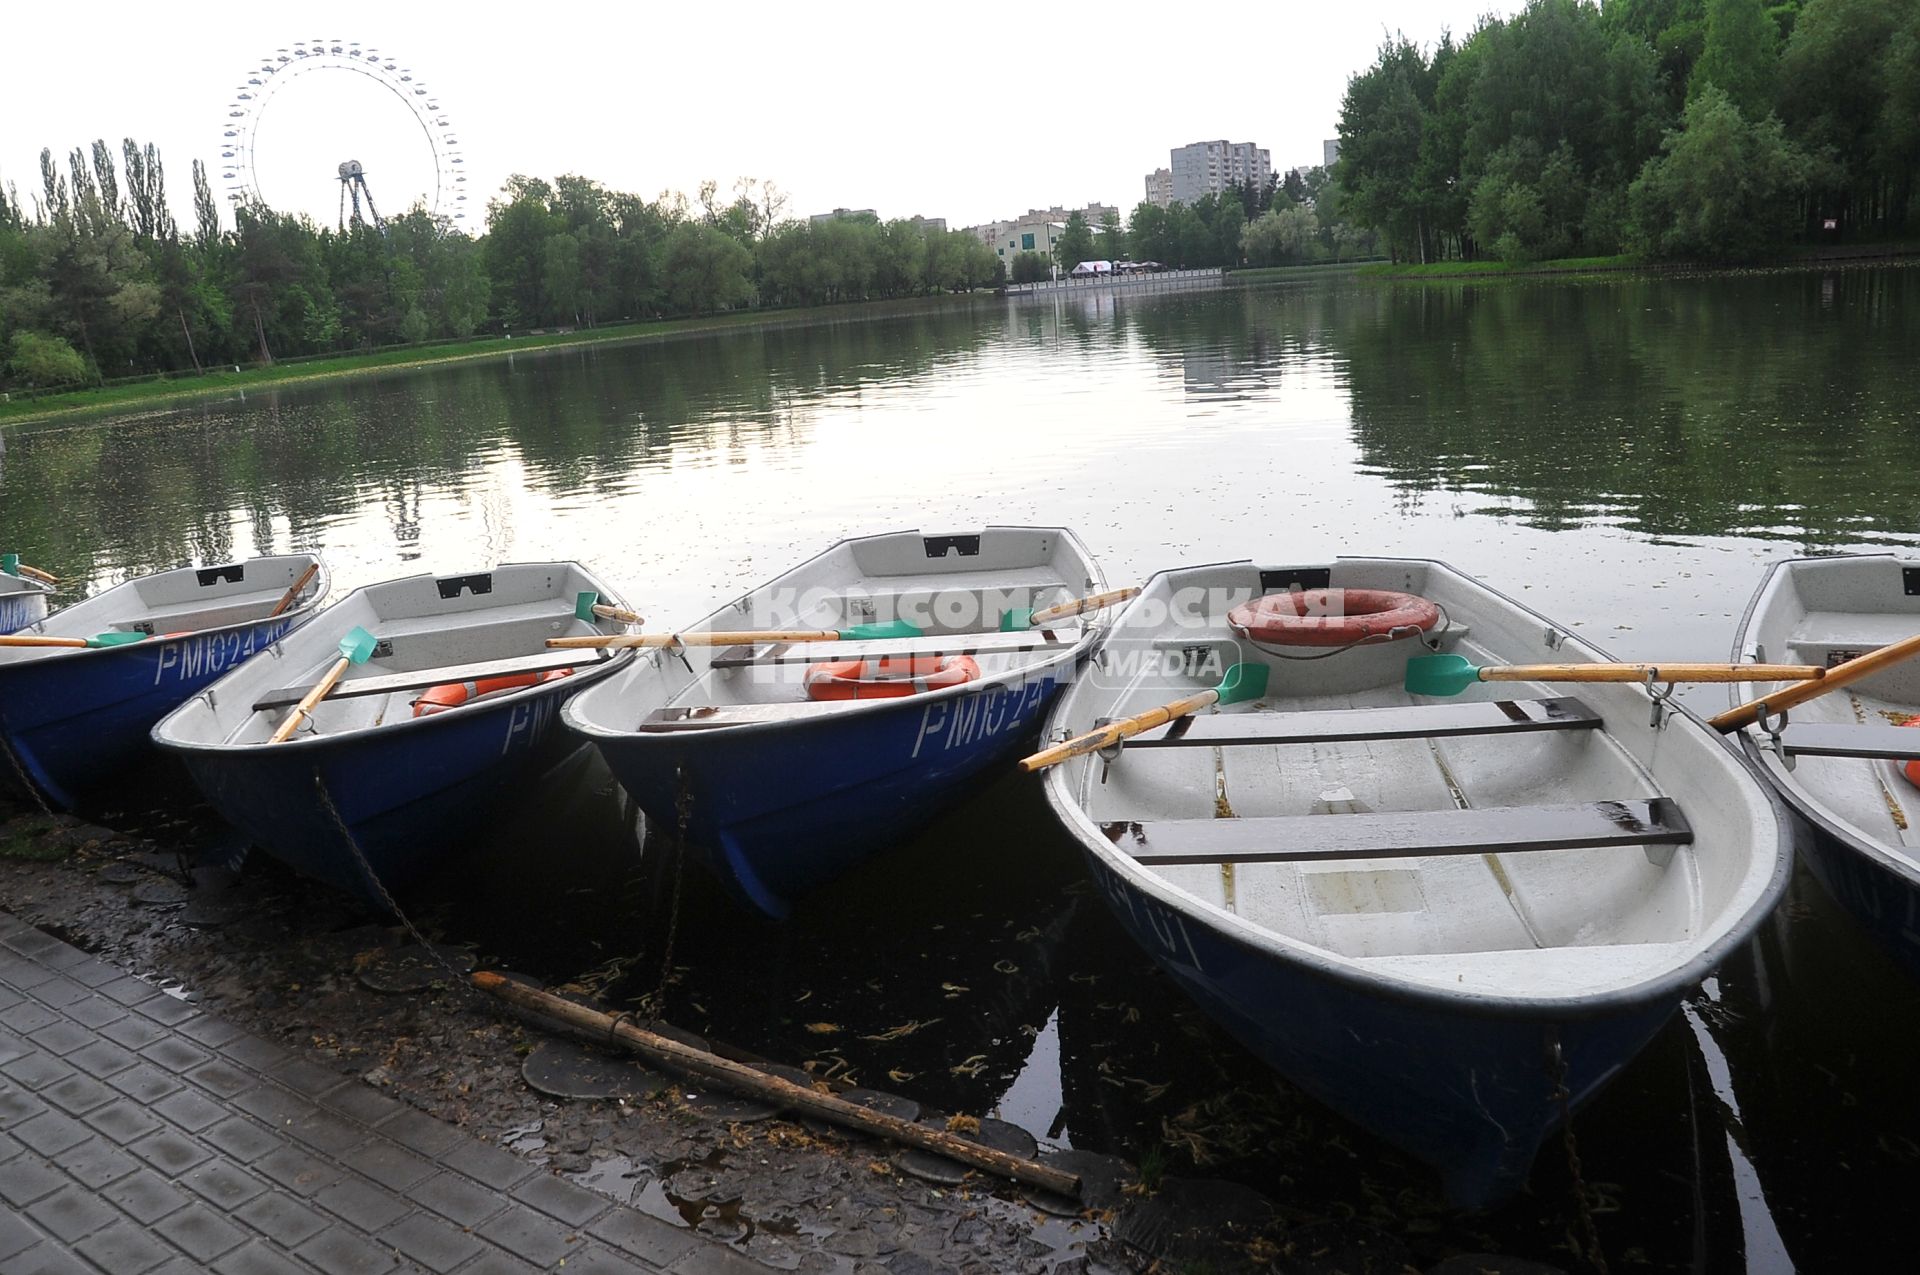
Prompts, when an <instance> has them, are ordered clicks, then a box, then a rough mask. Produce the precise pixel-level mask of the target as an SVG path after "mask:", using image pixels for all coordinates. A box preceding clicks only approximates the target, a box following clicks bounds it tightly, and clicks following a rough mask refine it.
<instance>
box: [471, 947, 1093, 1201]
mask: <svg viewBox="0 0 1920 1275" xmlns="http://www.w3.org/2000/svg"><path fill="white" fill-rule="evenodd" d="M471 977H472V980H473V985H474V986H475V987H477V988H479V989H480V990H481V991H483V992H488V993H491V994H492V995H494V996H498V997H499V998H500V999H502V1000H504V1001H507V1002H508V1003H509V1004H513V1005H518V1006H520V1007H521V1008H522V1009H527V1010H531V1011H533V1012H534V1013H536V1014H541V1015H544V1016H545V1017H547V1018H550V1019H552V1020H554V1021H555V1022H558V1023H564V1024H566V1025H567V1026H568V1027H573V1028H577V1029H580V1030H583V1031H589V1032H592V1033H594V1034H595V1035H598V1036H601V1037H603V1038H606V1037H611V1038H612V1039H615V1040H618V1041H619V1042H620V1043H621V1044H623V1045H625V1046H626V1047H627V1048H629V1049H631V1050H633V1051H634V1052H635V1053H638V1054H643V1055H645V1056H646V1057H648V1058H650V1059H652V1060H654V1061H655V1062H659V1063H663V1064H665V1065H667V1066H669V1067H673V1068H676V1069H678V1070H680V1071H683V1072H688V1073H690V1074H692V1075H695V1076H699V1077H701V1078H703V1079H706V1080H711V1081H713V1082H715V1083H717V1084H720V1085H724V1086H726V1087H727V1088H729V1089H733V1090H735V1091H736V1092H739V1093H745V1094H750V1095H752V1096H753V1097H755V1098H760V1099H763V1100H765V1101H767V1102H771V1103H775V1104H777V1105H779V1106H781V1107H784V1108H786V1109H788V1110H792V1111H803V1112H805V1113H806V1114H808V1115H810V1116H816V1117H818V1118H820V1119H822V1120H827V1121H831V1122H832V1123H834V1124H837V1125H842V1126H845V1127H847V1128H852V1129H858V1130H860V1131H861V1132H863V1133H871V1134H874V1135H876V1136H878V1137H882V1138H888V1139H891V1140H892V1141H894V1142H904V1143H906V1144H907V1145H908V1146H913V1147H919V1148H921V1149H922V1150H926V1151H932V1152H935V1153H936V1154H939V1155H943V1156H946V1157H947V1158H948V1159H950V1160H958V1161H959V1162H960V1163H962V1164H966V1165H971V1166H972V1167H974V1168H976V1169H984V1170H986V1171H987V1172H989V1173H994V1174H998V1175H999V1176H1001V1177H1004V1178H1010V1179H1012V1180H1013V1181H1015V1182H1020V1183H1024V1184H1025V1185H1027V1186H1033V1187H1039V1188H1040V1189H1042V1190H1045V1191H1052V1192H1054V1193H1055V1194H1057V1195H1064V1196H1068V1197H1070V1198H1078V1197H1079V1195H1080V1177H1079V1175H1078V1174H1074V1173H1065V1172H1062V1171H1061V1170H1059V1169H1053V1168H1049V1167H1047V1166H1046V1165H1044V1164H1037V1163H1035V1162H1034V1161H1032V1160H1023V1159H1021V1158H1020V1157H1019V1156H1013V1155H1008V1154H1007V1153H1006V1152H1004V1151H995V1150H994V1149H993V1148H991V1147H984V1146H981V1145H980V1144H979V1143H977V1142H969V1141H967V1140H966V1139H965V1138H959V1137H955V1136H954V1135H953V1134H951V1133H947V1132H945V1131H944V1130H940V1129H929V1128H927V1127H926V1126H925V1125H917V1124H914V1123H912V1122H911V1121H907V1120H902V1119H900V1118H899V1117H898V1116H890V1115H887V1114H886V1113H884V1112H880V1111H872V1110H869V1109H868V1108H866V1107H862V1106H860V1105H859V1104H857V1103H852V1102H848V1101H846V1100H845V1099H844V1098H836V1097H833V1096H832V1095H831V1094H823V1093H820V1092H818V1091H816V1090H813V1089H808V1088H806V1087H805V1086H803V1085H796V1084H794V1083H793V1082H792V1081H788V1080H782V1079H781V1078H780V1077H778V1076H770V1075H768V1074H767V1073H765V1072H762V1071H755V1070H754V1069H753V1068H751V1067H748V1066H746V1065H744V1064H742V1063H737V1062H731V1061H729V1060H727V1059H725V1058H720V1057H718V1056H716V1055H714V1054H709V1053H707V1052H705V1051H703V1050H699V1049H693V1048H691V1047H689V1046H687V1045H683V1044H681V1043H680V1042H679V1041H677V1040H669V1039H668V1038H667V1037H665V1036H658V1035H655V1034H654V1033H653V1032H650V1031H647V1030H646V1029H644V1028H641V1027H636V1026H634V1025H633V1023H631V1022H629V1021H627V1020H626V1019H624V1018H618V1019H616V1018H615V1017H614V1016H613V1015H611V1014H603V1013H601V1012H600V1011H599V1010H597V1009H589V1008H588V1007H587V1006H585V1005H579V1004H576V1003H574V1002H573V1001H570V1000H567V999H565V998H564V997H560V996H555V995H553V994H552V993H551V992H543V991H537V990H535V989H534V988H531V987H528V986H527V985H526V984H524V983H516V982H514V981H513V980H512V979H510V978H507V977H505V976H503V975H500V974H496V973H494V972H493V971H491V970H477V971H475V972H474V974H473V975H472V976H471Z"/></svg>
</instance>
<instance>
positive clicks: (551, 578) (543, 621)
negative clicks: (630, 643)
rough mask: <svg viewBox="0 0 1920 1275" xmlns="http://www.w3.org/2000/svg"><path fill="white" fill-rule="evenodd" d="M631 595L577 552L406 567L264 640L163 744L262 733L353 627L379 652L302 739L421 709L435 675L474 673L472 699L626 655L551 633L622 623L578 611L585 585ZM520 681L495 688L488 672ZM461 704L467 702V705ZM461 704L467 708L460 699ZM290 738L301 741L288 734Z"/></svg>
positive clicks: (233, 740) (161, 735)
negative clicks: (574, 645) (466, 569)
mask: <svg viewBox="0 0 1920 1275" xmlns="http://www.w3.org/2000/svg"><path fill="white" fill-rule="evenodd" d="M583 592H591V593H595V594H597V595H599V597H600V599H601V601H602V602H604V603H607V604H611V605H614V606H619V605H622V604H621V603H620V601H619V599H618V598H616V597H614V596H613V595H612V594H611V593H609V592H608V590H607V588H606V586H605V585H604V584H602V583H601V582H600V581H599V580H597V579H595V578H594V576H593V575H592V574H591V573H589V572H588V571H587V570H586V569H585V568H584V567H582V566H580V565H579V564H578V563H574V562H538V563H516V564H512V565H506V566H499V567H495V568H493V569H492V570H490V571H479V572H474V573H471V574H468V575H458V576H442V577H434V576H428V575H419V576H409V577H407V578H405V579H401V580H389V581H386V582H385V583H382V584H374V585H368V586H367V587H365V588H363V589H356V590H354V591H353V592H352V593H350V594H348V595H347V596H346V597H344V598H342V599H341V600H340V601H339V602H338V603H336V604H335V605H333V606H331V607H329V608H327V610H326V611H324V612H322V613H321V614H320V615H319V616H318V617H316V618H315V619H314V621H313V622H312V623H311V624H308V625H307V626H306V627H305V628H302V629H300V630H298V631H296V632H294V633H291V634H288V635H287V636H286V637H285V638H283V639H281V641H279V642H277V643H275V644H274V645H273V646H271V647H269V648H267V650H266V652H265V653H264V654H263V655H261V656H260V657H258V658H256V659H253V660H250V661H248V662H247V663H246V664H244V665H242V666H241V667H240V669H239V670H238V671H237V672H234V673H231V674H229V675H228V676H227V677H225V678H223V679H222V680H221V681H219V682H217V683H215V684H214V685H213V686H211V687H209V688H208V689H207V690H206V691H203V692H202V693H201V694H199V695H197V696H195V697H194V698H193V699H192V700H190V701H188V702H187V703H186V704H185V705H183V706H182V707H181V708H180V709H179V710H178V711H176V712H175V713H174V714H173V715H171V716H170V717H168V718H166V719H165V720H164V721H162V722H161V723H160V725H159V727H158V728H157V729H156V731H155V738H156V739H158V740H159V741H160V742H161V743H163V744H169V745H174V746H186V747H193V746H200V747H209V746H211V747H246V746H249V745H253V744H262V743H265V742H266V741H267V740H268V738H269V737H270V736H271V735H272V734H273V732H274V731H275V730H276V729H277V728H278V727H279V726H280V724H281V723H282V722H283V721H284V720H285V719H286V718H287V716H288V715H289V714H290V713H291V712H292V711H293V708H294V706H295V705H297V704H298V703H299V701H300V699H301V697H302V696H303V695H304V694H305V693H306V692H307V691H308V690H309V689H311V688H312V687H313V686H314V685H315V684H317V683H318V682H319V681H320V680H321V679H322V678H323V677H325V676H326V674H327V672H328V670H329V669H331V668H332V667H333V665H334V664H335V663H336V662H337V661H338V660H339V659H340V658H341V652H340V643H341V640H342V639H343V638H345V637H346V636H347V634H349V633H350V632H352V631H353V630H354V629H355V628H361V629H365V630H366V631H367V632H369V633H371V634H372V635H373V636H374V638H375V639H376V642H377V644H376V646H375V648H374V652H373V655H372V657H371V658H369V659H368V660H367V661H366V662H365V663H363V664H355V665H350V666H349V667H348V669H347V671H346V674H345V675H344V676H343V677H342V678H341V679H340V682H339V684H338V685H337V686H336V687H335V688H334V690H333V691H332V693H331V694H329V695H328V696H327V697H326V699H324V700H322V701H321V702H320V704H319V705H318V706H317V707H316V708H315V709H314V711H313V713H312V714H311V716H310V717H309V718H308V719H307V720H306V721H304V722H303V723H302V724H301V725H300V727H299V728H298V730H297V731H296V732H295V734H294V736H293V741H299V740H302V739H308V738H314V737H328V738H331V737H335V736H340V735H347V734H351V733H354V732H358V731H367V730H372V729H375V728H378V727H381V726H389V725H393V724H395V723H398V722H405V721H411V720H414V701H415V700H417V699H419V698H420V696H421V694H422V693H423V692H424V691H426V690H428V689H430V688H432V687H436V686H448V685H464V684H466V683H474V684H475V685H474V687H473V688H472V690H471V692H470V694H471V695H472V698H469V699H468V700H467V701H466V704H467V705H477V704H480V703H483V702H486V703H491V702H493V701H495V700H498V699H501V698H505V697H508V696H512V695H521V694H525V693H526V692H528V691H530V690H532V689H533V688H534V686H535V685H537V684H538V683H537V682H536V680H535V679H536V677H538V676H540V675H545V674H554V673H556V672H557V671H559V670H563V669H564V670H573V673H572V674H570V675H578V674H579V673H583V672H586V671H590V670H594V669H601V668H611V667H615V666H617V665H618V664H619V663H621V662H623V661H622V657H621V656H620V655H617V654H616V655H611V656H610V655H609V654H608V653H607V652H604V651H596V650H570V651H553V650H548V649H547V646H546V639H548V638H550V637H579V636H588V635H592V634H606V635H611V634H614V633H618V632H620V631H621V629H622V627H623V626H622V625H621V624H620V622H619V621H617V620H608V619H596V620H595V621H592V622H589V621H584V620H580V619H577V618H575V614H574V613H575V608H576V602H577V598H578V595H579V594H581V593H583ZM493 680H499V681H506V682H511V683H513V684H512V685H510V686H502V687H501V688H500V689H498V690H494V691H491V692H489V691H488V690H487V688H485V687H482V686H479V685H478V684H479V683H480V682H482V681H493ZM465 706H466V705H462V706H461V707H465ZM447 711H449V712H458V711H460V708H458V707H456V708H451V709H449V710H447ZM290 742H292V741H290Z"/></svg>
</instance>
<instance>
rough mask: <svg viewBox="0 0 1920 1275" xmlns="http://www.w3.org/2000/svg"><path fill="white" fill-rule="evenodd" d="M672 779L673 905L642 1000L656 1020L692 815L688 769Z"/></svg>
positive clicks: (669, 965)
mask: <svg viewBox="0 0 1920 1275" xmlns="http://www.w3.org/2000/svg"><path fill="white" fill-rule="evenodd" d="M673 774H674V781H675V783H676V784H677V786H678V790H677V791H676V792H675V793H674V798H673V811H674V816H675V823H674V830H673V886H672V899H673V902H672V905H671V908H670V909H669V911H668V913H667V943H666V947H665V948H664V949H662V951H661V954H660V982H659V985H658V986H656V987H655V988H654V989H653V991H652V993H651V994H650V995H648V996H646V997H644V998H643V999H642V1002H641V1003H642V1004H644V1005H646V1006H647V1007H648V1009H649V1012H650V1013H651V1014H652V1016H653V1017H654V1018H656V1019H660V1018H665V1017H666V1015H667V988H668V986H669V985H670V984H672V982H673V944H674V940H675V938H676V937H678V935H679V933H680V895H681V890H680V873H681V869H683V868H684V867H685V866H686V862H687V823H688V821H689V820H690V819H691V818H692V817H693V793H692V792H691V791H690V790H689V789H688V788H687V772H686V768H685V767H684V766H676V767H675V768H674V772H673Z"/></svg>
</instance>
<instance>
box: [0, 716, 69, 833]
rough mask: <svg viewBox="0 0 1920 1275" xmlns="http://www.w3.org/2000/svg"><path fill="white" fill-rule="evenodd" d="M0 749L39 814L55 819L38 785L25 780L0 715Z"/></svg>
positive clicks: (24, 767)
mask: <svg viewBox="0 0 1920 1275" xmlns="http://www.w3.org/2000/svg"><path fill="white" fill-rule="evenodd" d="M0 748H3V749H5V750H6V753H7V760H8V761H9V762H12V763H13V773H14V774H15V775H16V776H17V777H18V778H19V780H20V786H21V787H22V788H24V789H26V790H27V795H28V796H30V797H32V798H33V801H34V804H35V805H37V806H39V807H40V813H41V814H43V815H45V816H46V817H47V818H49V819H53V818H56V817H57V816H55V814H54V811H53V807H52V806H49V805H48V804H47V799H46V796H45V795H44V794H43V793H42V792H41V791H40V785H38V784H36V783H34V782H33V780H31V779H29V778H27V768H26V766H25V765H24V764H22V762H21V761H20V755H19V754H18V753H16V752H14V751H13V740H12V738H10V737H9V735H8V734H7V718H6V714H4V713H0Z"/></svg>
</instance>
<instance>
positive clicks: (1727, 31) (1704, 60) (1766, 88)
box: [1687, 0, 1779, 120]
mask: <svg viewBox="0 0 1920 1275" xmlns="http://www.w3.org/2000/svg"><path fill="white" fill-rule="evenodd" d="M1778 30H1779V28H1778V27H1777V26H1776V25H1775V24H1774V23H1773V21H1772V20H1771V19H1770V18H1768V17H1767V14H1766V10H1765V7H1764V6H1763V5H1762V3H1761V0H1707V39H1706V46H1705V47H1704V48H1703V49H1702V50H1701V53H1700V60H1699V61H1697V62H1695V63H1694V64H1693V76H1692V78H1691V79H1690V80H1689V81H1688V82H1687V96H1688V98H1689V99H1692V98H1697V97H1699V96H1700V94H1701V92H1702V91H1703V90H1704V89H1705V88H1706V87H1707V86H1708V85H1710V84H1711V85H1716V86H1718V87H1719V89H1720V91H1721V92H1723V93H1725V94H1726V95H1727V97H1728V98H1729V99H1730V100H1731V101H1732V102H1733V104H1734V105H1735V106H1737V107H1739V108H1740V112H1741V114H1743V115H1745V116H1746V117H1747V118H1748V119H1756V120H1757V119H1759V118H1761V117H1762V116H1764V115H1765V114H1767V112H1768V111H1770V110H1772V109H1773V84H1774V79H1775V76H1776V73H1777V64H1778V60H1779V59H1778V53H1777V50H1776V48H1775V44H1776V40H1777V32H1778Z"/></svg>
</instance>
